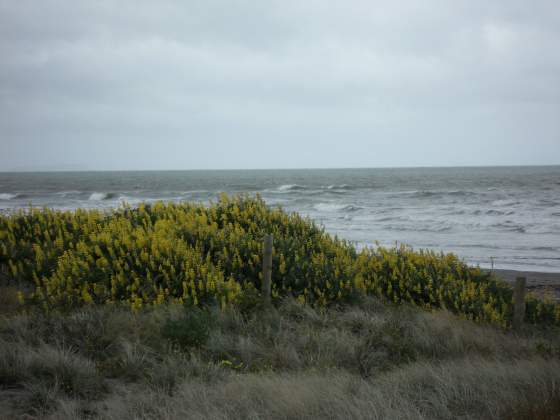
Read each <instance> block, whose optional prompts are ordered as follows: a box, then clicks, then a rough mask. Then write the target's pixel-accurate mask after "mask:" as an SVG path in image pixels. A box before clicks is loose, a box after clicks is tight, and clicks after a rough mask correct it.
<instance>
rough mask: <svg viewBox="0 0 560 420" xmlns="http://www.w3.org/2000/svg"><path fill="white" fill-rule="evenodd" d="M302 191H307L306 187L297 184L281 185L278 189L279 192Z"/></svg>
mask: <svg viewBox="0 0 560 420" xmlns="http://www.w3.org/2000/svg"><path fill="white" fill-rule="evenodd" d="M301 190H305V187H303V186H301V185H297V184H286V185H280V186H279V187H278V191H301Z"/></svg>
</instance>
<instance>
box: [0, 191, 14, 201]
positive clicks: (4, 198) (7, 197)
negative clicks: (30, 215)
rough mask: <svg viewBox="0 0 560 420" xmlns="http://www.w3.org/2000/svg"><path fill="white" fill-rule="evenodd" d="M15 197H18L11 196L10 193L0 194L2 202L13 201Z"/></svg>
mask: <svg viewBox="0 0 560 420" xmlns="http://www.w3.org/2000/svg"><path fill="white" fill-rule="evenodd" d="M17 196H18V195H17V194H12V193H0V200H3V201H8V200H13V199H14V198H16V197H17Z"/></svg>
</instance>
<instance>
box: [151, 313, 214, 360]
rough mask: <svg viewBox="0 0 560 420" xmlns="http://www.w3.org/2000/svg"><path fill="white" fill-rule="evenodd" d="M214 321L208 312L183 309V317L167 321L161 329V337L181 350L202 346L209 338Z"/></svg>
mask: <svg viewBox="0 0 560 420" xmlns="http://www.w3.org/2000/svg"><path fill="white" fill-rule="evenodd" d="M213 324H214V320H213V317H212V315H211V314H210V312H209V311H207V310H203V309H199V308H196V307H185V311H184V314H183V316H181V317H180V318H178V319H168V320H167V321H166V323H165V324H164V325H163V327H162V331H161V333H162V336H163V337H164V338H166V339H168V340H169V341H171V343H172V344H174V345H176V346H177V347H179V348H180V349H181V350H188V349H190V348H198V347H201V346H203V345H204V344H205V343H206V341H207V340H208V337H209V336H210V329H211V328H212V325H213Z"/></svg>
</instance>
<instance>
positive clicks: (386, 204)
mask: <svg viewBox="0 0 560 420" xmlns="http://www.w3.org/2000/svg"><path fill="white" fill-rule="evenodd" d="M221 192H226V193H228V194H238V193H249V194H253V195H254V194H256V193H259V194H260V195H261V196H262V197H263V199H264V200H265V201H266V202H267V203H268V204H269V205H270V206H281V207H282V208H284V209H285V210H286V211H290V212H291V211H296V212H298V213H300V214H302V215H305V216H309V217H311V218H312V219H313V220H315V221H316V222H317V223H319V224H321V225H323V226H324V227H325V229H326V230H327V231H328V232H330V233H331V234H334V235H337V236H339V237H340V238H344V239H347V240H350V241H353V242H355V243H356V245H357V246H358V247H362V246H376V244H380V245H384V246H394V245H395V244H401V243H404V244H407V245H410V246H412V247H414V248H427V249H432V250H436V251H443V252H454V253H456V254H458V255H459V256H460V257H462V258H463V259H464V260H465V261H467V262H468V263H470V264H474V265H480V266H482V267H489V266H490V265H491V264H492V263H491V261H492V260H493V261H494V263H493V264H494V267H495V268H504V269H518V270H533V271H551V272H555V271H560V166H554V167H485V168H480V167H477V168H414V169H412V168H398V169H397V168H395V169H313V170H244V171H165V172H157V171H150V172H60V173H54V172H50V173H0V211H2V212H11V211H14V210H17V209H19V208H26V207H29V205H32V206H37V207H44V206H47V207H50V208H55V209H75V208H79V207H81V208H111V207H117V206H119V205H121V203H123V202H127V203H129V204H130V205H137V204H138V203H140V202H148V203H150V202H155V201H158V200H165V201H173V202H182V201H196V202H203V203H208V202H209V201H210V200H216V199H217V198H218V196H219V194H220V193H221Z"/></svg>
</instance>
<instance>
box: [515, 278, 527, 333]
mask: <svg viewBox="0 0 560 420" xmlns="http://www.w3.org/2000/svg"><path fill="white" fill-rule="evenodd" d="M526 283H527V279H526V278H525V277H517V278H516V279H515V289H514V290H513V329H514V330H516V331H519V330H520V329H521V326H522V325H523V321H524V319H525V286H526Z"/></svg>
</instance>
